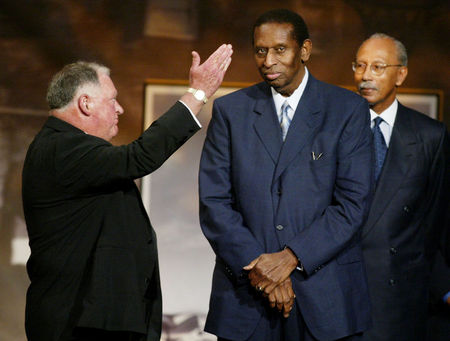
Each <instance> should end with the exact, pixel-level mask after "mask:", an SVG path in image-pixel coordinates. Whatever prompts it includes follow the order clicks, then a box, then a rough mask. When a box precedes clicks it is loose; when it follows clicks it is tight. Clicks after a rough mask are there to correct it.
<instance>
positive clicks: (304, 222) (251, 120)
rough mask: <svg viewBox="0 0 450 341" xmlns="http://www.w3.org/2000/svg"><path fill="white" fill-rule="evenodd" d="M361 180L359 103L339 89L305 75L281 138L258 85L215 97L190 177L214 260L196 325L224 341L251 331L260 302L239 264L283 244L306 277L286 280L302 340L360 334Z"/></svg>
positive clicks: (363, 106) (365, 175)
mask: <svg viewBox="0 0 450 341" xmlns="http://www.w3.org/2000/svg"><path fill="white" fill-rule="evenodd" d="M312 152H314V153H315V155H319V154H321V157H320V158H318V159H317V160H313V157H312ZM371 174H372V165H371V132H370V129H369V111H368V105H367V102H366V101H365V100H364V99H362V98H361V97H359V96H357V95H355V94H353V93H351V92H350V91H347V90H344V89H341V88H338V87H335V86H332V85H328V84H325V83H322V82H320V81H318V80H316V79H315V78H314V77H312V76H311V75H310V78H309V80H308V83H307V86H306V89H305V91H304V93H303V96H302V98H301V100H300V102H299V105H298V107H297V111H296V113H295V116H294V118H293V120H292V123H291V125H290V128H289V131H288V135H287V137H286V141H285V142H284V143H282V138H281V133H280V126H279V123H278V119H277V115H276V113H275V106H274V103H273V99H272V94H271V91H270V88H269V86H268V85H266V84H265V83H260V84H257V85H254V86H252V87H250V88H246V89H243V90H240V91H237V92H235V93H232V94H230V95H227V96H224V97H222V98H219V99H217V100H216V101H215V103H214V108H213V117H212V121H211V123H210V125H209V128H208V133H207V138H206V141H205V145H204V149H203V154H202V158H201V163H200V176H199V181H200V184H199V185H200V220H201V225H202V229H203V232H204V234H205V235H206V237H207V238H208V240H209V242H210V244H211V245H212V247H213V249H214V251H215V253H216V255H217V262H216V266H215V270H214V275H213V284H212V293H211V301H210V310H209V314H208V318H207V322H206V330H207V331H209V332H211V333H214V334H216V335H219V336H220V337H223V338H227V339H232V340H245V339H246V338H248V337H249V336H250V335H251V334H252V333H253V331H254V329H255V327H256V325H257V323H258V321H259V320H260V318H261V316H262V311H263V309H264V305H265V304H266V303H267V299H265V298H262V297H261V295H255V292H254V290H253V289H252V288H251V287H250V284H249V282H248V280H247V276H246V274H245V273H243V271H242V267H243V266H245V265H247V264H249V263H250V261H251V260H253V259H255V258H256V257H258V256H259V255H261V254H262V253H272V252H277V251H280V250H282V249H283V248H284V247H285V246H286V245H287V246H289V247H290V248H291V249H292V250H293V251H294V252H295V254H296V255H297V256H298V257H299V259H300V260H301V262H302V263H303V266H304V268H305V271H306V274H307V275H306V276H303V275H302V274H301V273H300V272H299V271H297V270H296V271H294V273H293V274H292V275H291V278H292V281H293V287H294V291H295V293H296V296H297V303H298V305H299V308H300V310H301V313H302V315H303V318H304V319H305V322H306V324H307V325H308V327H309V329H310V330H311V332H312V334H313V335H314V336H315V337H316V338H318V339H320V340H331V339H337V338H340V337H343V336H345V335H349V334H352V333H356V332H359V331H363V330H365V329H367V327H368V326H369V324H370V321H369V320H370V318H369V315H370V311H369V302H368V297H367V296H366V295H367V294H368V292H367V286H366V278H365V272H364V266H363V263H362V262H361V257H362V254H361V248H360V241H359V237H360V235H359V232H360V228H361V226H362V223H363V221H364V219H365V217H366V213H367V210H368V204H369V193H370V189H371Z"/></svg>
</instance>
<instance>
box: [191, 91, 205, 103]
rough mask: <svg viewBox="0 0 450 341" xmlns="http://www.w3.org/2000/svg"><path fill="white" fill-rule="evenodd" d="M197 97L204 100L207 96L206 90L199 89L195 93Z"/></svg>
mask: <svg viewBox="0 0 450 341" xmlns="http://www.w3.org/2000/svg"><path fill="white" fill-rule="evenodd" d="M194 96H195V98H196V99H198V100H199V101H203V99H204V98H205V92H204V91H203V90H197V91H196V92H195V94H194Z"/></svg>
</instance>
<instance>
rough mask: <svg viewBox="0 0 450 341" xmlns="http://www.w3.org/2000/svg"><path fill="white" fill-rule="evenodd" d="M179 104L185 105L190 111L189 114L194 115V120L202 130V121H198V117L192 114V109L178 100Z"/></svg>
mask: <svg viewBox="0 0 450 341" xmlns="http://www.w3.org/2000/svg"><path fill="white" fill-rule="evenodd" d="M178 102H180V103H181V104H183V105H184V106H185V107H186V108H187V109H188V110H189V112H190V113H191V115H192V118H193V119H194V121H195V122H196V123H197V125H198V126H199V127H200V128H201V127H202V125H201V124H200V121H199V120H198V119H197V117H196V116H195V115H194V114H193V112H192V110H191V108H189V107H188V106H187V104H186V103H184V102H183V101H181V100H178Z"/></svg>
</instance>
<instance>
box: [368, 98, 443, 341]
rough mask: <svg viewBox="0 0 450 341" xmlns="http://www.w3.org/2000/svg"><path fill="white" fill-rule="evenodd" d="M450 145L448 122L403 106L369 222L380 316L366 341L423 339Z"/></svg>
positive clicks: (375, 303) (372, 272) (375, 304)
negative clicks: (449, 147)
mask: <svg viewBox="0 0 450 341" xmlns="http://www.w3.org/2000/svg"><path fill="white" fill-rule="evenodd" d="M448 143H449V142H448V135H447V131H446V128H445V125H444V124H443V123H441V122H438V121H436V120H433V119H431V118H429V117H427V116H425V115H423V114H421V113H419V112H417V111H415V110H412V109H409V108H407V107H405V106H403V105H401V104H400V103H399V106H398V110H397V116H396V119H395V123H394V127H393V130H392V136H391V141H390V143H389V150H388V152H387V155H386V160H385V162H384V165H383V169H382V171H381V174H380V178H379V181H378V185H377V188H376V190H375V194H374V198H373V202H372V205H371V208H370V212H369V216H368V218H367V222H366V224H365V226H364V227H363V235H362V245H363V253H364V260H365V263H366V267H367V275H368V280H369V289H370V295H371V298H372V300H371V301H372V306H373V321H374V327H373V329H372V330H370V331H369V332H368V333H366V334H365V335H364V340H374V341H375V340H383V341H389V340H392V341H394V340H395V341H402V340H405V341H406V340H407V341H414V340H417V341H419V340H420V341H422V340H424V339H425V331H426V321H427V316H426V314H427V307H428V295H429V284H430V275H431V265H432V260H433V259H434V254H435V252H436V250H437V249H438V248H439V244H440V242H442V241H443V240H442V237H441V236H442V235H443V231H442V230H443V229H442V228H443V222H444V220H445V209H446V199H445V195H448V192H449V188H448V176H449V170H448V157H449V155H448ZM443 247H444V246H443ZM446 247H448V245H447V246H446ZM443 254H446V253H445V250H443Z"/></svg>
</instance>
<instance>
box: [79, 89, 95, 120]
mask: <svg viewBox="0 0 450 341" xmlns="http://www.w3.org/2000/svg"><path fill="white" fill-rule="evenodd" d="M78 109H80V112H81V113H82V114H83V115H86V116H91V110H92V103H91V99H90V97H89V95H86V94H82V95H80V97H78Z"/></svg>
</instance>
